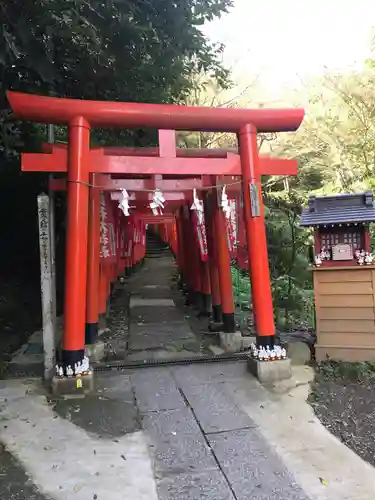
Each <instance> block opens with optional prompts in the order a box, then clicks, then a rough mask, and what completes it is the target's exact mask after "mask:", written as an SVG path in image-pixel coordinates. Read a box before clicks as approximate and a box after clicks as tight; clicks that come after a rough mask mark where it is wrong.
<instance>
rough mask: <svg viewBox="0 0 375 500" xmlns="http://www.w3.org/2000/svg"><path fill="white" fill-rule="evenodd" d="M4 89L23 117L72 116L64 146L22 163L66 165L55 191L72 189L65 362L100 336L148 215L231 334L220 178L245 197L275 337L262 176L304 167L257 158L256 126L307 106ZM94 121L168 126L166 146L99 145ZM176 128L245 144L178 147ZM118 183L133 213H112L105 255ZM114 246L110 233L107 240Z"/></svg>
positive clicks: (255, 273) (264, 325)
mask: <svg viewBox="0 0 375 500" xmlns="http://www.w3.org/2000/svg"><path fill="white" fill-rule="evenodd" d="M7 97H8V100H9V103H10V106H11V108H12V110H13V112H14V114H15V115H16V116H17V117H18V118H20V119H24V120H31V121H34V122H40V123H48V124H59V125H67V126H68V131H69V134H68V146H67V147H66V146H65V145H53V144H45V145H44V147H43V153H38V154H34V153H24V154H23V155H22V170H23V171H24V172H36V171H38V172H50V173H64V174H65V176H64V177H60V178H55V179H53V180H52V181H51V182H50V187H51V188H52V189H54V190H66V191H67V234H66V275H65V303H64V331H63V339H62V348H63V353H62V354H63V355H62V362H63V365H64V367H65V368H66V367H67V366H69V365H71V366H72V367H73V366H74V365H75V363H77V362H80V361H82V359H83V357H84V347H85V342H86V343H87V342H88V343H93V342H94V341H95V338H96V335H97V330H98V318H99V315H100V314H101V313H104V312H105V308H106V301H107V297H108V293H109V289H110V282H111V281H113V280H114V279H116V277H117V276H118V275H119V274H120V273H121V272H122V271H123V270H124V268H129V267H132V266H134V265H135V264H137V262H139V261H140V260H142V259H143V257H144V255H145V225H146V224H153V225H154V227H156V226H157V227H158V230H159V233H160V234H161V235H162V237H163V238H164V239H165V240H166V241H167V242H168V243H169V244H170V245H171V247H172V249H173V251H174V253H175V255H176V260H177V264H178V267H179V270H180V273H181V277H182V278H183V280H184V281H185V283H186V284H187V287H188V288H189V289H190V290H191V291H195V292H199V293H200V294H201V295H203V296H205V295H209V294H211V296H212V312H213V319H214V321H216V322H222V323H223V329H224V331H226V332H227V333H231V332H234V331H235V321H234V309H233V294H232V285H231V273H230V254H229V248H228V239H227V231H226V225H225V224H226V223H225V216H224V214H223V211H222V210H221V209H220V206H219V205H220V204H219V202H218V192H219V193H220V189H221V187H222V186H223V185H227V186H228V187H227V189H228V197H229V198H231V197H237V195H238V194H239V193H241V195H242V204H243V221H244V229H245V231H244V233H245V235H246V242H245V248H247V251H248V267H249V273H250V277H251V287H252V309H253V313H254V320H255V326H256V332H257V343H258V344H259V345H270V346H272V345H273V344H274V336H275V326H274V316H273V305H272V295H271V284H270V276H269V265H268V253H267V242H266V232H265V223H264V212H263V204H262V195H261V176H262V175H296V173H297V162H296V161H295V160H285V159H276V158H270V157H262V156H260V155H259V153H258V147H257V133H267V132H280V131H295V130H297V129H298V127H299V126H300V124H301V122H302V120H303V116H304V111H303V110H302V109H256V110H252V109H229V108H209V107H187V106H176V105H164V104H134V103H120V102H101V101H84V100H75V99H64V98H52V97H42V96H36V95H29V94H23V93H17V92H8V93H7ZM91 127H122V128H144V127H150V128H155V129H158V130H159V147H158V148H137V149H136V148H116V147H105V148H91V147H90V131H91ZM176 130H188V131H210V132H232V133H236V134H237V137H238V144H239V150H238V152H237V151H234V152H228V151H224V150H218V149H178V148H176V143H175V131H176ZM238 153H239V154H238ZM236 181H237V184H236ZM121 189H126V190H127V192H128V193H129V194H130V206H131V209H130V210H131V213H132V215H131V217H125V216H124V215H123V214H122V212H121V211H120V210H118V209H117V212H116V211H115V212H113V213H115V214H116V213H117V215H115V216H114V218H117V236H115V245H117V247H118V248H117V252H116V250H115V251H114V252H112V259H111V258H108V257H110V256H111V255H103V246H102V245H101V206H102V202H101V200H102V198H103V196H104V195H103V193H107V196H108V193H110V192H111V193H112V194H111V197H112V199H116V194H114V193H115V192H116V191H119V190H121ZM155 189H160V190H161V191H162V192H163V194H164V198H165V200H166V205H165V210H164V212H163V215H153V214H152V213H151V211H150V208H149V206H148V205H149V201H150V199H151V196H152V195H151V192H152V191H153V190H155ZM193 190H196V191H197V192H198V194H200V196H202V193H204V197H203V199H204V214H205V224H206V234H207V248H208V259H207V261H203V260H202V259H201V258H200V254H199V250H198V245H195V244H194V242H195V241H196V238H195V237H194V232H193V231H194V228H193V218H192V216H191V215H190V213H191V212H190V210H186V207H187V206H189V205H190V204H191V202H192V199H193V196H192V195H193ZM188 204H189V205H188ZM119 214H121V215H119ZM124 228H127V231H124ZM129 228H131V230H129ZM109 236H110V237H109V240H111V235H109ZM124 239H126V240H127V241H124ZM130 242H132V244H131V245H130V246H129V243H130ZM110 244H111V241H109V243H108V245H109V247H110ZM125 247H126V249H125ZM129 248H130V249H131V250H130V252H129ZM109 254H110V252H109ZM115 255H116V256H117V257H116V258H113V257H114V256H115Z"/></svg>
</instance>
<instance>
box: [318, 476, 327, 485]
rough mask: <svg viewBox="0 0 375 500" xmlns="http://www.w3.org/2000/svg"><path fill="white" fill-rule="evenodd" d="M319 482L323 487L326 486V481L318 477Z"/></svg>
mask: <svg viewBox="0 0 375 500" xmlns="http://www.w3.org/2000/svg"><path fill="white" fill-rule="evenodd" d="M319 481H320V482H321V483H322V485H323V486H328V483H327V481H326V480H325V479H324V477H320V478H319Z"/></svg>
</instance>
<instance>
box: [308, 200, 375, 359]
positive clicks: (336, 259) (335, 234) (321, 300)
mask: <svg viewBox="0 0 375 500" xmlns="http://www.w3.org/2000/svg"><path fill="white" fill-rule="evenodd" d="M373 221H375V204H374V199H373V193H372V192H366V193H359V194H343V195H337V196H325V197H315V196H314V197H310V199H309V202H308V207H307V208H305V209H304V210H303V212H302V216H301V222H300V223H301V226H305V227H312V228H314V259H313V260H314V266H313V274H314V294H315V310H316V331H317V343H316V346H315V347H316V351H315V352H316V359H317V361H323V360H326V359H334V360H343V361H352V362H354V361H375V265H374V264H375V261H374V256H373V254H372V253H371V244H370V232H369V224H370V223H371V222H373Z"/></svg>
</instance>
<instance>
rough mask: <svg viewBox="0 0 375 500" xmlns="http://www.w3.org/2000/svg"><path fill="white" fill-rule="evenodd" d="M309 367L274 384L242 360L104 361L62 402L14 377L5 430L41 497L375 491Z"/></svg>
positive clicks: (354, 494)
mask: <svg viewBox="0 0 375 500" xmlns="http://www.w3.org/2000/svg"><path fill="white" fill-rule="evenodd" d="M301 370H302V369H301ZM303 370H304V371H303V372H301V373H299V374H297V375H298V377H299V383H297V384H294V386H287V385H282V384H280V385H278V386H275V387H273V388H271V390H267V389H265V388H263V387H262V386H260V385H259V383H258V382H257V381H256V380H255V379H254V378H253V377H251V376H250V375H249V374H248V373H246V369H245V364H244V363H222V364H216V363H212V364H206V365H189V366H180V367H173V368H146V369H138V370H133V371H127V372H122V373H121V372H115V373H106V374H102V375H100V376H99V377H98V378H97V390H96V393H95V394H94V395H92V396H90V397H87V398H84V399H71V400H67V401H64V400H62V401H59V402H57V404H56V403H53V404H52V403H49V402H48V401H47V399H46V397H45V394H44V393H43V389H42V388H41V387H40V384H39V383H38V382H37V381H36V380H29V381H25V380H23V381H21V380H13V381H4V382H1V386H0V410H1V413H0V419H1V422H0V440H1V441H2V443H4V445H5V448H6V450H7V452H9V453H10V454H11V456H12V460H17V463H19V464H20V465H19V467H22V468H23V470H22V469H20V471H19V472H20V473H21V474H24V475H25V477H28V478H29V479H30V480H31V483H33V484H30V481H29V482H28V487H29V488H34V489H33V491H34V492H36V493H35V495H36V494H38V495H39V496H35V500H44V499H48V498H51V499H54V500H70V499H72V500H73V499H77V500H91V499H95V500H104V499H105V500H107V499H109V498H110V499H111V500H120V499H121V500H123V499H127V498H132V499H137V500H138V499H139V500H143V499H145V500H146V499H148V500H153V499H155V500H156V499H158V500H195V499H196V500H198V499H210V498H212V499H215V500H252V499H254V500H255V499H259V500H266V499H267V500H271V499H272V500H276V499H277V500H294V499H296V500H297V499H298V500H305V499H311V500H328V499H329V500H346V499H348V500H349V499H350V500H353V499H354V498H355V499H356V500H372V498H373V491H374V487H375V482H374V481H375V473H374V470H373V468H372V467H371V466H370V465H368V464H366V463H365V462H363V461H362V460H361V459H360V458H359V457H357V456H356V455H355V454H354V453H353V452H352V451H350V450H349V449H348V448H346V447H345V446H344V445H342V444H341V443H340V442H339V441H338V440H337V439H336V438H334V437H333V436H332V435H331V434H329V432H328V431H327V430H326V429H325V428H324V427H323V426H322V425H321V424H320V423H319V421H318V420H317V419H316V418H315V417H314V415H313V413H312V411H311V409H310V407H309V406H308V405H307V403H306V402H305V396H306V391H307V388H308V386H307V385H306V384H307V382H308V380H309V377H310V376H311V374H310V372H308V371H306V369H303ZM294 381H296V378H294ZM0 487H1V486H0ZM37 492H39V493H37ZM1 498H2V500H11V499H13V498H15V499H17V500H24V499H25V500H26V498H32V499H33V500H34V498H33V497H32V496H30V495H29V493H25V494H24V496H22V495H21V496H20V495H19V496H11V495H10V494H9V495H8V496H7V494H6V493H4V494H2V496H1Z"/></svg>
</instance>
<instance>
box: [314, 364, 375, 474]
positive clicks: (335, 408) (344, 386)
mask: <svg viewBox="0 0 375 500" xmlns="http://www.w3.org/2000/svg"><path fill="white" fill-rule="evenodd" d="M374 401H375V366H374V365H371V364H368V363H358V364H352V365H349V364H347V363H324V364H321V365H320V366H319V367H318V370H317V375H316V379H315V382H314V383H313V385H312V390H311V394H310V397H309V402H310V404H311V405H312V406H313V408H314V411H315V414H316V415H317V417H318V418H319V419H320V421H321V422H322V423H323V425H325V427H327V429H329V431H330V432H331V433H332V434H334V435H335V436H336V437H338V438H339V439H340V441H342V442H343V443H344V444H345V445H346V446H348V447H349V448H350V449H352V450H353V451H354V452H355V453H357V454H358V455H359V456H360V457H361V458H363V459H364V460H366V461H367V462H369V463H370V464H372V465H374V466H375V436H374V419H375V406H374Z"/></svg>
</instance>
